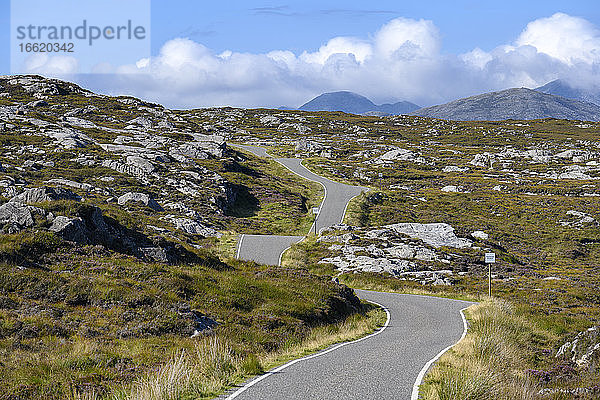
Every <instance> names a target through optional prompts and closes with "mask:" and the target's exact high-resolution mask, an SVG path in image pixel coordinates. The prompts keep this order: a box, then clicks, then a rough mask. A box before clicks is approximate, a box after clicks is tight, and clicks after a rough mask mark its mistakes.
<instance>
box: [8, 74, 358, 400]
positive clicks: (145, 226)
mask: <svg viewBox="0 0 600 400" xmlns="http://www.w3.org/2000/svg"><path fill="white" fill-rule="evenodd" d="M242 115H243V113H242V112H241V111H239V110H231V109H215V110H196V111H172V110H168V109H165V108H164V107H162V106H159V105H156V104H151V103H147V102H144V101H141V100H138V99H134V98H130V97H110V96H101V95H97V94H94V93H92V92H90V91H87V90H85V89H82V88H80V87H78V86H77V85H74V84H71V83H68V82H62V81H58V80H53V79H45V78H42V77H39V76H8V77H0V143H1V146H0V359H1V360H2V361H0V376H2V379H0V399H48V400H50V399H52V400H54V399H65V398H70V399H78V398H109V397H110V398H116V397H114V396H116V393H117V392H118V393H120V394H119V396H121V397H119V398H128V397H123V396H125V393H126V391H127V390H129V389H131V388H132V385H134V386H135V383H136V382H137V381H138V380H139V379H142V377H144V376H148V374H151V373H152V372H153V371H156V370H157V369H159V368H160V366H161V365H163V364H164V363H165V361H167V360H168V359H170V357H171V355H172V354H175V353H177V354H182V351H184V350H185V349H188V350H190V351H194V352H196V351H199V350H198V349H200V348H201V347H202V346H205V348H207V349H208V348H209V347H210V346H213V347H214V346H216V345H217V344H218V346H217V348H216V350H211V351H212V353H211V354H213V355H215V354H217V353H218V352H220V351H221V352H222V353H218V354H219V355H223V356H226V357H229V361H228V364H227V365H228V367H227V368H224V367H222V366H217V367H216V370H215V371H214V373H215V376H217V375H218V378H215V379H221V381H219V382H221V383H218V384H217V385H216V386H215V385H213V386H211V387H210V388H206V387H205V386H202V387H200V386H197V387H196V388H195V389H194V391H193V393H192V391H190V392H189V396H192V395H193V396H194V398H198V397H201V398H206V397H210V396H212V395H214V393H215V390H216V391H218V390H220V388H222V387H224V386H225V385H229V384H231V382H233V381H234V380H235V379H239V378H240V377H241V376H244V375H245V374H248V373H256V372H257V371H260V368H261V366H260V364H259V362H258V359H257V354H258V355H264V354H267V353H271V352H275V351H278V350H279V349H280V348H281V346H282V344H284V343H288V342H294V343H299V342H301V341H302V340H303V338H305V337H306V336H307V335H308V334H309V332H310V330H311V328H312V327H313V326H316V325H324V324H325V325H326V324H332V323H334V322H336V321H339V320H343V319H345V318H346V317H347V316H349V315H351V314H356V313H357V311H359V310H360V309H361V306H360V304H359V301H358V299H357V298H356V296H355V295H354V294H353V292H352V291H351V290H349V289H348V288H346V287H343V286H341V285H339V284H337V283H335V282H332V281H331V279H330V278H327V277H318V276H316V275H313V274H309V273H307V272H306V271H290V270H288V269H283V268H276V267H270V268H269V267H264V266H257V265H254V264H251V263H250V264H249V263H242V262H238V261H236V260H234V259H233V255H234V251H235V246H236V240H237V235H238V233H239V232H248V233H251V232H260V233H269V232H271V233H273V232H274V233H278V232H296V231H304V229H308V226H310V223H311V221H312V216H311V215H310V214H309V212H308V210H309V208H310V207H312V206H313V205H316V204H318V202H319V201H320V196H321V194H320V192H319V188H318V187H316V188H315V187H314V186H315V185H311V184H310V183H305V182H298V179H297V178H296V177H295V176H294V175H292V174H291V173H289V172H287V171H285V170H283V169H282V168H277V167H276V166H274V165H272V164H271V163H268V162H266V163H265V162H261V161H260V160H257V159H255V158H252V157H249V156H248V155H244V154H242V153H239V152H237V151H235V150H234V149H232V148H230V147H229V146H228V145H227V143H226V139H225V138H226V137H227V136H229V135H231V134H233V133H236V132H237V131H238V130H240V131H243V130H242V128H241V126H242V124H240V123H238V118H239V117H241V116H242ZM291 122H292V121H291ZM296 122H297V121H296ZM242 134H245V131H243V133H242ZM240 338H243V339H240ZM215 343H216V344H215ZM198 346H199V347H198ZM206 346H208V347H206ZM213 347H210V348H211V349H212V348H213ZM192 349H196V350H192ZM215 352H217V353H215ZM194 354H195V353H194ZM198 354H199V353H198ZM249 366H250V367H249ZM223 374H225V375H223ZM224 376H227V378H223V377H224ZM206 379H207V380H209V379H212V378H206ZM215 382H216V381H215ZM219 385H221V386H219ZM124 390H125V391H124ZM186 390H187V389H186ZM190 390H191V389H190ZM131 398H139V397H136V396H135V395H132V397H131ZM190 398H191V397H190Z"/></svg>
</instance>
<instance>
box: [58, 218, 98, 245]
mask: <svg viewBox="0 0 600 400" xmlns="http://www.w3.org/2000/svg"><path fill="white" fill-rule="evenodd" d="M49 230H50V231H51V232H54V233H57V234H59V235H60V236H61V237H62V238H63V239H65V240H69V241H71V242H77V243H82V244H89V243H90V238H89V231H88V230H87V228H86V227H85V224H84V222H83V220H82V219H81V218H69V217H65V216H62V215H59V216H58V217H56V218H54V221H52V226H50V228H49Z"/></svg>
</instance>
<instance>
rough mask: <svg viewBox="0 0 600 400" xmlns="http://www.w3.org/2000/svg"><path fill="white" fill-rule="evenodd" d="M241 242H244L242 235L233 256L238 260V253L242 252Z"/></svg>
mask: <svg viewBox="0 0 600 400" xmlns="http://www.w3.org/2000/svg"><path fill="white" fill-rule="evenodd" d="M242 240H244V234H243V233H242V234H241V235H240V240H239V242H238V248H237V251H236V254H235V258H237V259H239V258H240V251H242Z"/></svg>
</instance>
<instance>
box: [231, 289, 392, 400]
mask: <svg viewBox="0 0 600 400" xmlns="http://www.w3.org/2000/svg"><path fill="white" fill-rule="evenodd" d="M367 301H368V302H369V303H372V304H375V305H376V306H378V307H381V308H382V309H383V310H384V311H385V313H386V315H387V319H386V321H385V324H384V325H383V326H382V327H381V328H379V329H378V330H377V332H374V333H371V334H370V335H368V336H365V337H362V338H360V339H356V340H353V341H352V342H344V343H339V344H337V345H335V346H333V347H332V348H330V349H327V350H324V351H321V352H320V353H316V354H312V355H310V356H306V357H302V358H297V359H295V360H292V361H290V362H288V363H287V364H283V365H281V366H279V367H277V368H275V369H272V370H270V371H269V372H266V373H265V374H263V375H261V376H259V377H258V378H256V379H254V380H252V381H250V382H248V383H247V384H246V385H244V386H242V387H241V388H239V389H238V390H236V391H235V392H233V393H232V394H230V395H229V396H228V397H226V398H225V400H233V399H235V398H236V397H238V396H239V395H241V394H242V393H244V392H245V391H246V390H248V389H250V388H251V387H252V386H254V385H256V384H257V383H259V382H260V381H262V380H264V379H267V378H268V377H270V376H271V375H274V374H276V373H278V372H279V371H282V370H284V369H286V368H288V367H291V366H292V365H294V364H296V363H298V362H300V361H305V360H310V359H312V358H317V357H320V356H323V355H325V354H327V353H331V352H332V351H334V350H337V349H339V348H340V347H344V346H347V345H349V344H354V343H358V342H362V341H363V340H367V339H369V338H372V337H374V336H377V335H379V334H380V333H381V332H383V331H384V330H385V329H386V328H387V327H388V325H389V324H390V319H391V315H390V311H389V310H388V309H387V307H385V306H383V305H381V304H379V303H376V302H374V301H369V300H367Z"/></svg>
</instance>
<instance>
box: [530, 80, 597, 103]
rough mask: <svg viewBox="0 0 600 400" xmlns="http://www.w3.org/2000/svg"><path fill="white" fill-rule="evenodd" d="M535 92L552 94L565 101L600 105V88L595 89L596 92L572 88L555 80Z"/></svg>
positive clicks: (563, 82)
mask: <svg viewBox="0 0 600 400" xmlns="http://www.w3.org/2000/svg"><path fill="white" fill-rule="evenodd" d="M535 90H537V91H538V92H542V93H548V94H553V95H555V96H562V97H566V98H567V99H573V100H580V101H587V102H588V103H594V104H596V105H600V88H596V90H591V89H581V88H574V87H573V86H571V85H569V84H568V83H567V82H565V81H563V80H560V79H557V80H555V81H552V82H550V83H547V84H545V85H544V86H541V87H539V88H537V89H535Z"/></svg>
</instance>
